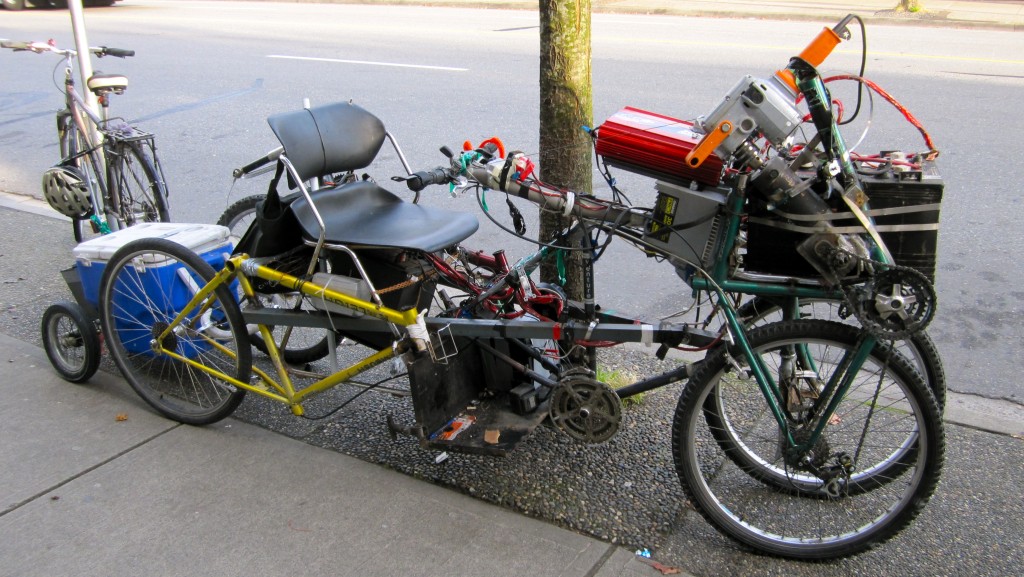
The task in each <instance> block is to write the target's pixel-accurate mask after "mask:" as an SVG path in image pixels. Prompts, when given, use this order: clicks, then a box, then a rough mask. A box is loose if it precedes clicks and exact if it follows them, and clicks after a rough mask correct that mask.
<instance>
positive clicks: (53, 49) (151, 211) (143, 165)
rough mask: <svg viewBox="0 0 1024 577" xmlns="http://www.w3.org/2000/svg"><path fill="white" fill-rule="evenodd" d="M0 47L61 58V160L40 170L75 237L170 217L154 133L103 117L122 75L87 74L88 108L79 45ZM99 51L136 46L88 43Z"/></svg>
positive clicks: (119, 90)
mask: <svg viewBox="0 0 1024 577" xmlns="http://www.w3.org/2000/svg"><path fill="white" fill-rule="evenodd" d="M0 47H3V48H9V49H11V50H14V51H28V52H34V53H36V54H43V53H53V54H57V55H59V56H60V57H61V58H62V61H63V64H64V85H63V88H62V89H61V91H62V92H63V93H64V108H63V109H61V110H60V111H58V112H57V138H58V140H59V142H60V155H61V160H60V162H59V163H57V164H56V165H54V166H53V167H51V168H49V169H48V170H47V171H46V172H45V173H44V174H43V181H42V186H43V195H44V196H45V198H46V200H47V202H49V203H50V206H51V207H53V208H54V210H56V211H58V212H60V213H61V214H64V215H65V216H68V217H70V218H71V220H72V223H73V226H74V233H75V240H77V241H81V240H82V239H83V238H84V237H85V236H86V231H87V229H86V227H85V224H86V223H89V228H90V229H91V231H92V233H94V234H98V233H106V232H110V231H112V230H118V229H120V228H124V227H126V226H131V225H133V224H135V223H137V222H155V221H161V222H169V221H170V204H169V201H168V197H167V185H166V184H165V181H164V174H163V169H162V168H161V167H160V161H159V160H158V159H157V154H156V144H155V140H154V137H153V135H152V134H150V133H148V132H143V131H141V130H139V129H138V128H136V127H134V126H131V125H129V124H128V123H127V122H125V120H124V119H122V118H116V117H115V118H111V117H110V116H109V107H110V96H111V95H112V94H123V93H124V91H125V89H126V88H127V87H128V79H127V78H126V77H125V76H122V75H119V74H102V73H95V74H92V75H91V76H90V77H89V78H88V79H86V80H85V84H86V86H87V87H88V89H89V90H90V91H92V92H93V93H94V94H95V95H96V98H97V101H98V103H99V106H98V107H96V108H95V109H94V108H93V107H90V106H89V105H88V104H87V103H86V101H85V99H84V98H83V97H82V94H80V93H79V92H78V90H77V89H76V86H75V78H74V73H73V61H74V59H75V58H76V57H77V56H78V53H77V51H75V50H71V49H65V48H58V47H57V46H56V45H55V43H54V42H53V41H52V40H51V41H50V42H14V41H3V42H0ZM89 51H90V52H91V53H93V54H95V55H96V56H97V57H100V58H102V57H104V56H116V57H118V58H126V57H128V56H134V55H135V51H134V50H124V49H121V48H108V47H105V46H100V47H94V48H89Z"/></svg>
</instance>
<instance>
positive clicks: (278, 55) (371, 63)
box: [267, 54, 469, 72]
mask: <svg viewBox="0 0 1024 577" xmlns="http://www.w3.org/2000/svg"><path fill="white" fill-rule="evenodd" d="M267 58H284V59H286V60H310V61H313V62H338V63H341V64H366V65H368V66H394V67H397V68H421V69H424V70H446V71H449V72H469V69H468V68H451V67H449V66H428V65H425V64H399V63H397V62H370V61H367V60H342V59H340V58H313V57H310V56H284V55H281V54H268V55H267Z"/></svg>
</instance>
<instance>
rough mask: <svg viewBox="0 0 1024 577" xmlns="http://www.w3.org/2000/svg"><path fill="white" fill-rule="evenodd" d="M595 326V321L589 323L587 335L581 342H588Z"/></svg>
mask: <svg viewBox="0 0 1024 577" xmlns="http://www.w3.org/2000/svg"><path fill="white" fill-rule="evenodd" d="M596 326H597V321H590V326H588V327H587V334H586V335H584V336H583V340H585V341H589V340H590V335H592V334H594V327H596Z"/></svg>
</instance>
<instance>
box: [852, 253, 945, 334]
mask: <svg viewBox="0 0 1024 577" xmlns="http://www.w3.org/2000/svg"><path fill="white" fill-rule="evenodd" d="M936 301H937V297H936V294H935V288H934V287H933V286H932V284H931V282H929V281H928V277H926V276H924V275H923V274H922V273H921V272H919V271H917V270H915V269H912V268H909V267H894V268H890V269H888V270H885V271H882V272H879V273H877V274H875V276H873V277H872V278H871V281H870V282H868V284H867V286H865V287H864V292H863V293H862V298H861V299H860V300H859V303H858V304H859V306H858V309H859V310H858V311H857V312H858V314H857V317H858V320H860V321H861V323H862V324H864V326H865V327H867V328H868V329H869V330H871V331H872V333H874V334H876V335H878V336H879V337H881V338H883V339H892V340H900V339H905V338H907V337H909V336H910V335H912V334H914V333H916V332H918V331H920V330H923V329H924V328H925V327H926V326H928V324H929V323H930V322H931V321H932V318H933V317H934V316H935V308H936Z"/></svg>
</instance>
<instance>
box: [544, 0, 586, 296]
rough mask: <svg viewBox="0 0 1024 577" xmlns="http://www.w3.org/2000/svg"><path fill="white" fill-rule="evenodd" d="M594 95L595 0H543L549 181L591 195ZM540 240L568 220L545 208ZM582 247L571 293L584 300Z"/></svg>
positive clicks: (549, 276)
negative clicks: (592, 25) (592, 35)
mask: <svg viewBox="0 0 1024 577" xmlns="http://www.w3.org/2000/svg"><path fill="white" fill-rule="evenodd" d="M593 114H594V112H593V97H592V94H591V75H590V0H540V172H541V175H540V176H541V178H542V180H544V181H545V182H547V183H548V184H552V185H555V186H560V187H564V188H568V189H571V190H573V191H576V192H585V193H589V192H590V190H591V178H592V176H591V153H592V150H591V144H590V137H589V136H588V135H587V134H586V133H585V132H584V131H583V129H582V127H584V126H591V124H592V121H593V120H592V119H593ZM540 220H541V226H540V240H541V241H542V242H548V241H550V240H551V238H552V234H553V233H554V232H555V231H558V230H560V229H562V228H564V227H565V226H566V225H567V224H568V220H567V219H564V218H562V217H561V216H560V215H557V214H553V213H551V212H543V211H542V212H541V219H540ZM579 256H581V255H580V254H579V251H576V253H575V254H574V258H569V259H566V261H567V265H572V264H575V266H567V267H566V269H567V270H566V278H567V282H566V285H565V290H566V294H567V295H568V296H569V298H571V299H574V300H583V283H582V273H581V266H580V264H579V260H580V259H579V258H577V257H579ZM557 277H558V274H557V268H556V265H555V264H554V263H545V265H544V266H542V267H541V280H543V281H545V282H553V281H555V280H556V279H557Z"/></svg>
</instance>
